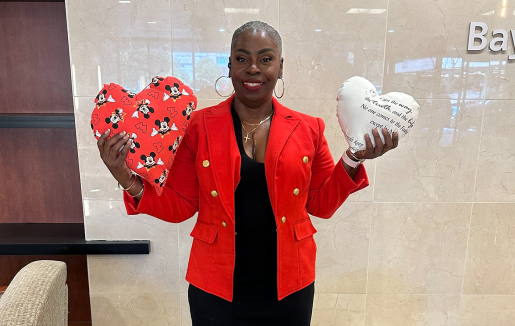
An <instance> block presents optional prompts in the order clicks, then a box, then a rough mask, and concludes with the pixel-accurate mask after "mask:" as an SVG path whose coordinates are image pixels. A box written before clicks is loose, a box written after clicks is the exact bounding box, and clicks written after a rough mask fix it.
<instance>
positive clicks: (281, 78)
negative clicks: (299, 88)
mask: <svg viewBox="0 0 515 326" xmlns="http://www.w3.org/2000/svg"><path fill="white" fill-rule="evenodd" d="M279 79H280V80H281V81H282V82H283V92H282V93H281V96H277V93H276V92H275V88H274V95H275V97H277V98H282V97H283V96H284V90H285V89H286V88H285V87H284V80H283V77H282V76H281V77H280V78H279Z"/></svg>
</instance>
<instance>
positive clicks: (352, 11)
mask: <svg viewBox="0 0 515 326" xmlns="http://www.w3.org/2000/svg"><path fill="white" fill-rule="evenodd" d="M385 12H386V9H370V8H351V9H349V11H347V13H348V14H384V13H385Z"/></svg>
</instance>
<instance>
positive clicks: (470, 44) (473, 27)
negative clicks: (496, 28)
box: [467, 22, 488, 51]
mask: <svg viewBox="0 0 515 326" xmlns="http://www.w3.org/2000/svg"><path fill="white" fill-rule="evenodd" d="M478 27H479V28H481V31H479V32H476V29H477V28H478ZM487 32H488V26H486V24H485V23H482V22H471V23H470V29H469V42H468V47H467V50H469V51H479V50H483V49H484V48H485V47H486V45H487V41H486V37H485V35H486V33H487ZM476 39H479V40H481V43H480V44H479V45H474V43H475V40H476Z"/></svg>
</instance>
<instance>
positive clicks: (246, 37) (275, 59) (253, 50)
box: [229, 29, 283, 106]
mask: <svg viewBox="0 0 515 326" xmlns="http://www.w3.org/2000/svg"><path fill="white" fill-rule="evenodd" d="M229 62H230V63H231V68H230V69H229V77H231V78H232V84H233V86H234V92H235V94H236V95H235V96H236V97H237V98H238V99H239V100H240V101H241V102H243V103H245V104H246V105H248V106H252V105H259V104H263V103H266V102H267V101H269V100H270V99H271V98H272V93H273V91H274V87H275V84H276V83H277V79H278V78H279V77H281V76H282V72H283V63H282V58H281V57H280V54H279V47H278V46H277V44H276V43H275V42H274V41H273V40H272V38H271V37H270V36H268V34H267V33H266V32H265V31H263V30H257V31H254V30H252V29H249V30H246V31H245V32H243V33H242V34H241V35H240V36H239V37H238V38H237V39H236V41H235V42H234V44H233V47H232V49H231V57H230V58H229Z"/></svg>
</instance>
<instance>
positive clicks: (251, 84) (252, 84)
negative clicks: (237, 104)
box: [243, 82, 264, 87]
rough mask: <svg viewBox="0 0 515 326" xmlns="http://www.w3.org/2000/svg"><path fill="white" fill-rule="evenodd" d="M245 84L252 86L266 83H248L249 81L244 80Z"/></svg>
mask: <svg viewBox="0 0 515 326" xmlns="http://www.w3.org/2000/svg"><path fill="white" fill-rule="evenodd" d="M243 84H245V85H247V86H250V87H256V86H261V85H263V84H264V83H248V82H243Z"/></svg>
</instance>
